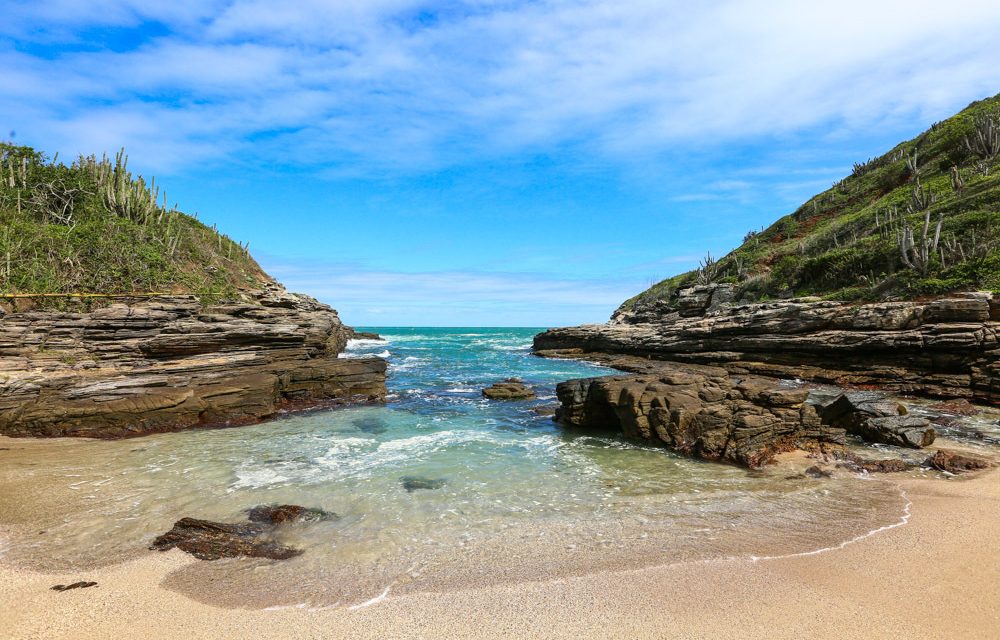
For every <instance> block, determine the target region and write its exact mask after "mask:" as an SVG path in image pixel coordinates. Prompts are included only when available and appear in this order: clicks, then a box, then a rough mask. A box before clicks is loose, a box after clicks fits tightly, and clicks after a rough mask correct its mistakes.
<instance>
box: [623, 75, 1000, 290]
mask: <svg viewBox="0 0 1000 640" xmlns="http://www.w3.org/2000/svg"><path fill="white" fill-rule="evenodd" d="M998 156H1000V95H997V96H994V97H992V98H988V99H986V100H981V101H979V102H975V103H973V104H971V105H969V106H968V107H967V108H966V109H965V110H963V111H962V112H961V113H959V114H957V115H955V116H953V117H951V118H949V119H948V120H945V121H943V122H939V123H936V124H934V125H933V126H931V128H930V129H929V130H927V131H925V132H924V133H922V134H921V135H919V136H917V137H916V138H914V139H913V140H910V141H907V142H904V143H902V144H899V145H897V146H896V147H894V148H893V149H891V150H889V151H888V152H887V153H886V154H884V155H882V156H880V157H878V158H873V159H870V160H868V161H867V162H864V163H858V164H855V165H854V172H853V174H852V175H850V176H848V177H846V178H844V179H843V180H841V181H840V182H837V183H836V184H834V185H833V187H831V188H830V189H828V190H827V191H825V192H823V193H821V194H819V195H817V196H814V197H813V198H811V199H810V200H809V201H808V202H806V203H805V204H804V205H802V206H801V207H799V209H798V210H797V211H795V212H794V213H792V214H790V215H787V216H785V217H783V218H781V219H780V220H778V221H777V222H775V223H774V224H772V225H771V226H770V227H768V228H767V229H764V230H762V231H760V232H750V233H748V234H747V236H746V238H744V241H743V244H742V245H741V246H740V247H738V248H737V249H735V250H734V251H732V252H731V253H729V254H728V255H727V256H725V257H723V258H721V259H719V260H718V261H713V260H712V259H711V256H709V257H708V258H706V260H705V261H703V262H702V266H701V268H699V269H697V270H695V271H691V272H689V273H685V274H681V275H678V276H675V277H673V278H669V279H667V280H664V281H662V282H660V283H658V284H656V285H654V286H652V287H651V288H649V289H648V290H646V291H644V292H642V293H641V294H639V295H637V296H635V297H634V298H632V299H630V300H628V301H626V302H625V304H624V305H622V306H623V308H625V309H629V308H632V307H634V306H635V305H636V304H637V303H649V302H653V301H660V300H664V301H670V300H671V299H672V297H673V295H674V294H675V292H676V291H677V290H678V289H679V288H682V287H685V286H690V285H692V284H697V283H705V282H717V283H732V284H734V285H736V287H737V290H738V296H739V298H740V299H742V300H748V301H753V300H765V299H771V298H787V297H793V296H822V297H824V298H827V299H831V300H876V299H899V298H913V297H917V296H921V295H931V294H941V293H947V292H950V291H958V290H969V289H985V290H992V291H1000V170H998V168H997V166H996V165H997V161H998V160H1000V157H998Z"/></svg>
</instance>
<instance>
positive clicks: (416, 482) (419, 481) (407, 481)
mask: <svg viewBox="0 0 1000 640" xmlns="http://www.w3.org/2000/svg"><path fill="white" fill-rule="evenodd" d="M399 481H400V482H401V483H403V488H404V489H406V492H407V493H413V492H414V491H418V490H420V489H440V488H441V487H443V486H444V485H445V484H446V481H445V480H444V479H442V478H423V477H420V476H403V477H402V478H400V479H399Z"/></svg>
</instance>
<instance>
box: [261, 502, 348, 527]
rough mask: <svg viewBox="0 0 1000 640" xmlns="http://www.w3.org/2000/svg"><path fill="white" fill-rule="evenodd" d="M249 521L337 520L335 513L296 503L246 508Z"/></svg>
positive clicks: (270, 522)
mask: <svg viewBox="0 0 1000 640" xmlns="http://www.w3.org/2000/svg"><path fill="white" fill-rule="evenodd" d="M247 517H248V518H249V519H250V522H257V523H260V524H282V523H285V522H318V521H320V520H337V519H339V518H340V516H338V515H337V514H336V513H331V512H328V511H324V510H322V509H316V508H309V507H300V506H299V505H297V504H279V505H260V506H257V507H253V508H251V509H248V510H247Z"/></svg>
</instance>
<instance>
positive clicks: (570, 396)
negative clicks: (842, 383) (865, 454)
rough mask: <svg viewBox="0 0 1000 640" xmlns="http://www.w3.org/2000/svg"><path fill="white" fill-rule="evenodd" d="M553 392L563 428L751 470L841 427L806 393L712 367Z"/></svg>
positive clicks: (836, 434) (569, 385)
mask: <svg viewBox="0 0 1000 640" xmlns="http://www.w3.org/2000/svg"><path fill="white" fill-rule="evenodd" d="M556 393H557V395H558V396H559V401H560V403H561V404H562V406H561V407H560V409H559V410H558V411H557V413H556V419H557V420H559V421H560V422H562V423H563V424H565V425H569V426H573V427H582V428H595V429H608V428H617V429H620V430H621V431H622V433H624V435H625V436H626V437H629V438H635V439H641V440H647V441H652V442H655V443H657V444H661V445H664V446H666V447H668V448H670V449H673V450H675V451H678V452H680V453H683V454H685V455H690V456H694V457H698V458H703V459H706V460H724V461H729V462H733V463H736V464H740V465H744V466H748V467H751V468H752V467H758V466H760V465H762V464H764V463H766V462H767V461H768V460H770V459H771V458H772V457H773V456H774V455H775V454H776V453H779V452H781V451H788V450H791V449H794V448H797V447H800V446H809V445H810V443H822V442H828V443H830V444H836V445H842V444H844V442H845V430H844V429H843V428H839V427H831V426H827V425H824V424H823V422H822V420H821V419H820V417H819V415H818V414H817V411H816V408H815V407H814V406H813V405H811V404H807V403H806V399H807V397H808V395H809V392H808V390H806V389H790V388H782V387H780V385H778V384H777V383H776V382H775V381H773V380H767V379H758V378H745V379H735V378H732V377H731V376H730V375H729V373H728V372H726V370H725V369H721V368H718V367H703V366H692V365H685V366H679V367H675V368H674V369H673V370H671V371H661V372H660V373H658V374H655V375H653V374H645V375H623V376H606V377H601V378H584V379H579V380H568V381H566V382H562V383H560V384H559V385H558V386H557V387H556Z"/></svg>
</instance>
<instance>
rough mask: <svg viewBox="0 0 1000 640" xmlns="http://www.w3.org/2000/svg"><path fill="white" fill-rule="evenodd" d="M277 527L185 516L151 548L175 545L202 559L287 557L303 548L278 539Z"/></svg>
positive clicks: (162, 549) (274, 558)
mask: <svg viewBox="0 0 1000 640" xmlns="http://www.w3.org/2000/svg"><path fill="white" fill-rule="evenodd" d="M272 530H273V526H268V525H263V524H259V523H255V522H246V523H235V524H230V523H225V522H211V521H209V520H198V519H196V518H181V519H180V520H178V521H177V522H176V523H174V527H173V528H172V529H171V530H170V531H168V532H167V533H165V534H163V535H161V536H159V537H158V538H156V540H154V541H153V544H152V545H151V546H150V549H155V550H159V551H167V550H169V549H173V548H174V547H176V548H178V549H180V550H181V551H185V552H187V553H190V554H191V555H193V556H194V557H196V558H198V559H200V560H218V559H220V558H239V557H249V558H270V559H272V560H287V559H288V558H294V557H295V556H297V555H300V554H301V553H302V551H301V550H300V549H295V548H292V547H288V546H285V545H282V544H280V543H278V542H275V541H274V540H273V539H272V538H271V537H270V533H271V531H272Z"/></svg>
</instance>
